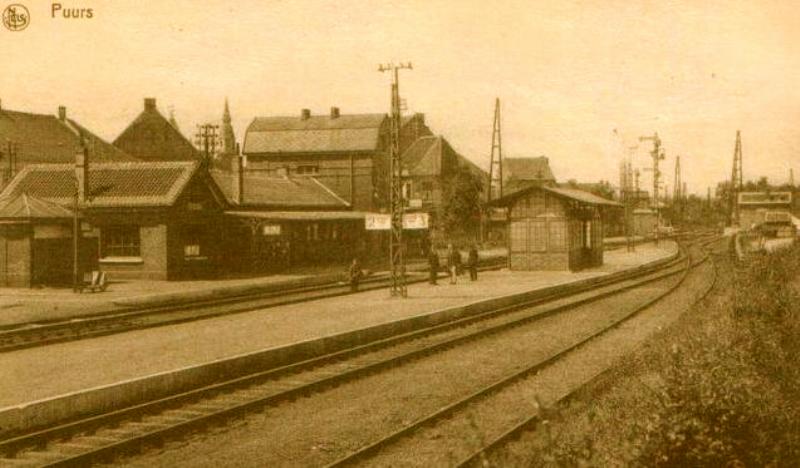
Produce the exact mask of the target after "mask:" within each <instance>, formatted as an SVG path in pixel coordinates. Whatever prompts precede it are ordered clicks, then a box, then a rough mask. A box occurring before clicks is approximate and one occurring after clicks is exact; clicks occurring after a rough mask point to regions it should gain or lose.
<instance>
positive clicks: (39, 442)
mask: <svg viewBox="0 0 800 468" xmlns="http://www.w3.org/2000/svg"><path fill="white" fill-rule="evenodd" d="M679 261H680V260H679ZM674 264H675V263H668V264H666V265H662V266H661V268H662V269H668V268H670V267H671V266H673V265H674ZM636 273H638V275H637V276H636V277H638V276H642V275H644V274H646V273H643V272H636ZM678 273H679V272H678V271H676V272H668V273H666V274H664V273H654V274H655V275H656V277H655V278H646V279H645V280H643V281H640V282H638V283H636V284H635V285H628V286H627V287H624V288H620V289H619V290H618V291H617V290H615V291H616V292H606V293H604V294H602V296H603V297H607V296H609V295H613V294H615V293H619V292H621V291H622V290H627V289H631V288H633V287H638V286H641V284H643V283H645V282H652V281H657V280H658V279H663V277H666V276H671V275H674V274H678ZM609 276H610V275H609ZM625 280H630V278H621V279H617V281H616V282H617V283H618V282H623V281H625ZM601 286H608V284H603V285H600V286H598V285H594V286H593V287H594V288H597V287H601ZM580 292H586V291H579V292H574V291H573V292H570V294H571V295H574V294H579V293H580ZM564 296H567V294H554V295H552V296H548V297H544V298H537V299H534V300H531V301H527V302H526V303H524V304H518V305H514V306H508V307H504V308H501V309H499V310H496V311H490V312H487V313H485V314H482V316H481V317H478V316H475V317H467V318H465V319H461V320H459V321H454V322H450V323H445V324H441V325H438V326H435V327H431V328H430V329H425V330H421V331H416V332H410V333H406V334H403V335H399V336H396V337H391V338H388V339H385V340H380V341H379V342H374V343H368V344H366V345H361V346H358V347H355V348H351V349H346V350H342V351H339V352H336V353H332V354H330V355H326V356H321V357H319V358H313V359H309V360H306V361H302V362H300V363H296V364H291V365H287V366H283V367H281V368H277V369H272V370H268V371H263V372H259V373H256V374H253V375H247V376H244V377H239V378H236V379H232V380H230V381H227V382H221V383H217V384H213V385H209V386H207V387H203V388H200V389H195V390H191V391H187V392H184V393H181V394H178V395H173V396H170V397H166V398H163V399H161V400H156V401H153V402H146V403H143V404H140V405H136V406H133V407H129V408H124V409H121V410H117V411H113V412H110V413H106V414H103V415H99V416H94V417H90V418H86V419H82V420H79V421H74V422H70V423H67V424H64V425H61V426H57V427H54V428H49V429H44V430H42V431H38V432H35V433H32V434H25V435H20V436H18V437H16V438H13V439H8V440H5V441H0V452H4V453H6V454H12V455H13V454H14V453H16V452H17V451H20V450H23V449H24V448H25V447H30V446H44V445H46V444H47V442H48V441H50V440H53V439H60V438H65V437H69V436H72V435H75V434H76V433H79V432H82V431H87V430H89V431H92V430H96V429H97V428H102V427H103V426H107V425H109V423H112V424H113V422H114V421H120V420H124V419H126V418H127V419H130V418H132V417H133V418H135V417H139V418H141V417H143V416H145V415H146V414H148V413H155V412H158V411H162V412H163V411H167V410H168V409H170V408H171V407H175V406H178V405H186V404H189V403H190V402H192V401H195V402H196V401H198V400H200V399H203V398H214V397H215V396H219V394H220V393H223V392H226V391H227V392H235V391H236V388H237V387H242V386H251V385H256V384H257V382H258V381H259V380H261V381H263V380H268V379H275V378H278V377H280V376H281V375H292V374H297V373H299V372H303V371H304V369H313V368H316V367H319V366H321V365H324V364H330V363H335V362H339V361H341V360H343V359H347V358H349V357H352V356H355V355H359V354H364V353H367V352H370V351H374V350H376V349H381V348H385V347H388V346H392V345H394V344H398V343H403V342H406V341H409V340H412V339H415V338H420V337H424V336H428V335H431V334H433V333H436V332H442V331H446V330H449V329H452V328H456V327H463V326H467V325H469V324H470V323H474V322H477V321H479V320H481V319H482V320H486V319H487V318H491V317H494V316H498V315H500V314H501V313H507V312H510V311H513V310H519V309H523V308H525V307H533V306H535V305H540V304H542V303H546V302H549V301H553V300H557V299H559V298H563V297H564ZM599 298H600V297H595V298H587V299H583V300H580V301H578V302H577V303H571V304H565V305H562V306H559V307H556V308H555V309H554V310H551V311H549V312H548V313H546V314H538V317H539V318H543V317H544V316H545V315H551V314H553V313H556V311H558V310H564V309H568V308H570V307H575V306H577V305H578V304H579V303H586V302H590V301H591V300H598V299H599ZM532 320H533V319H532V318H531V317H528V318H523V319H519V320H518V321H517V322H519V324H521V323H524V322H530V321H532ZM511 326H518V324H517V325H515V324H513V323H505V324H501V325H498V326H496V327H495V328H494V329H491V328H490V329H486V330H484V331H479V332H477V333H474V334H473V335H472V336H470V335H466V336H459V337H456V338H454V339H450V340H446V341H444V342H440V343H437V344H434V345H433V346H429V347H426V348H421V349H417V350H415V351H412V352H410V353H406V354H403V355H400V356H396V357H393V358H390V359H387V360H385V361H380V362H376V363H371V364H368V365H365V366H363V367H360V368H357V369H351V370H348V371H345V372H341V373H338V374H335V375H332V376H328V377H324V378H321V379H318V380H315V381H311V382H308V383H305V384H303V385H300V386H297V387H295V388H291V389H288V390H286V391H283V392H278V393H276V394H270V395H268V396H266V397H262V398H256V399H250V400H249V401H245V402H242V403H241V404H236V405H233V406H229V407H226V408H223V409H220V410H219V411H215V412H213V413H210V414H202V415H198V416H197V417H195V418H189V419H186V420H183V421H180V422H176V423H174V424H171V425H169V426H167V427H159V428H156V429H154V430H153V431H148V432H146V433H144V434H138V435H136V436H135V437H133V438H129V439H125V440H121V441H118V442H116V443H112V444H107V445H106V446H103V447H99V448H96V449H93V450H91V451H90V452H86V453H82V454H78V455H75V456H74V457H71V458H68V459H66V460H61V461H57V462H54V465H53V466H59V464H61V463H62V462H63V463H67V464H71V463H78V462H85V461H87V460H91V459H95V458H97V457H100V458H102V457H103V456H105V455H109V454H113V453H115V452H117V451H119V450H122V449H124V448H131V447H133V446H136V445H138V444H141V443H146V442H147V441H153V440H159V439H161V438H163V437H164V436H165V435H167V434H168V433H174V432H180V431H181V430H183V429H185V428H187V427H190V426H196V425H198V424H199V425H202V424H205V422H207V421H208V420H209V419H211V418H214V419H216V418H220V417H225V416H232V415H235V414H241V413H246V412H248V411H252V410H253V409H254V408H256V407H261V406H264V405H268V404H271V403H276V402H278V401H281V400H285V399H291V398H293V397H295V396H296V395H298V394H306V393H310V392H312V391H315V390H318V389H321V388H325V387H327V386H329V385H335V384H337V383H339V382H342V381H346V380H349V379H352V378H355V377H358V376H359V375H364V374H367V373H370V372H374V371H376V370H379V369H381V368H385V367H387V366H393V365H396V364H397V363H399V362H402V361H408V360H411V359H414V358H417V357H421V356H424V355H426V354H430V353H432V352H436V351H437V350H443V349H447V348H449V347H452V346H455V345H456V344H458V343H462V342H466V341H468V340H469V339H476V338H477V337H480V336H486V335H487V334H490V333H497V332H499V331H501V330H502V329H506V328H509V327H511ZM156 417H157V416H156Z"/></svg>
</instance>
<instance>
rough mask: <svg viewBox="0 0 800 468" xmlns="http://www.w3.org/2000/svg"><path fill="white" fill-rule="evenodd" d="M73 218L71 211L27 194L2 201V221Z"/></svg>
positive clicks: (0, 204) (0, 201)
mask: <svg viewBox="0 0 800 468" xmlns="http://www.w3.org/2000/svg"><path fill="white" fill-rule="evenodd" d="M72 216H73V212H72V211H71V210H68V209H66V208H64V207H62V206H60V205H57V204H55V203H51V202H49V201H47V200H43V199H41V198H38V197H34V196H31V195H28V194H27V193H22V194H19V195H17V196H12V197H9V198H5V199H0V219H17V220H20V219H21V220H26V221H35V220H44V219H69V218H72Z"/></svg>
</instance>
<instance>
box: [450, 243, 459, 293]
mask: <svg viewBox="0 0 800 468" xmlns="http://www.w3.org/2000/svg"><path fill="white" fill-rule="evenodd" d="M460 264H461V253H460V252H459V251H458V249H456V248H455V247H453V244H448V245H447V269H448V270H449V271H450V284H456V279H457V277H458V266H459V265H460Z"/></svg>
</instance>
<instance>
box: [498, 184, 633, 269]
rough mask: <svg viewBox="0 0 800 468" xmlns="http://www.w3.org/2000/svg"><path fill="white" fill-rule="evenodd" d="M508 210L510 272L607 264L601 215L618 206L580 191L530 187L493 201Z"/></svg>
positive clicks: (581, 267) (582, 267)
mask: <svg viewBox="0 0 800 468" xmlns="http://www.w3.org/2000/svg"><path fill="white" fill-rule="evenodd" d="M492 205H494V206H501V207H506V209H507V210H508V227H507V229H508V240H509V255H508V258H509V267H510V268H511V269H512V270H571V271H577V270H581V269H584V268H590V267H596V266H600V265H602V264H603V213H604V211H605V210H606V209H607V208H612V207H619V206H620V205H619V204H618V203H616V202H613V201H611V200H606V199H605V198H602V197H598V196H597V195H594V194H591V193H589V192H584V191H582V190H577V189H570V188H560V187H547V186H532V187H528V188H526V189H522V190H520V191H518V192H514V193H512V194H509V195H506V196H505V197H502V198H499V199H497V200H494V201H493V202H492Z"/></svg>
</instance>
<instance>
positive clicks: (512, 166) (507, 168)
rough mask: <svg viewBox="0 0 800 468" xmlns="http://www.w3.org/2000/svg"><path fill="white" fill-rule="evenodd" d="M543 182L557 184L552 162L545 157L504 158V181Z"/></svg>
mask: <svg viewBox="0 0 800 468" xmlns="http://www.w3.org/2000/svg"><path fill="white" fill-rule="evenodd" d="M509 179H518V180H537V181H538V180H542V181H551V182H555V180H556V178H555V176H554V175H553V171H552V170H550V161H549V160H548V159H547V157H545V156H539V157H537V158H503V181H504V182H505V181H506V180H509Z"/></svg>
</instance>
